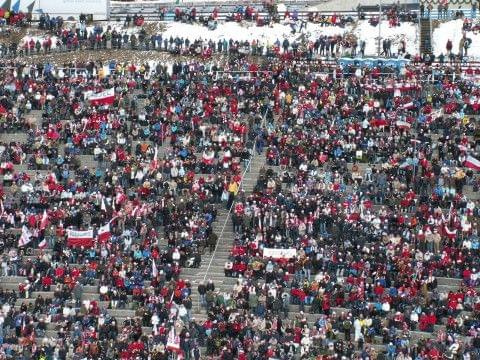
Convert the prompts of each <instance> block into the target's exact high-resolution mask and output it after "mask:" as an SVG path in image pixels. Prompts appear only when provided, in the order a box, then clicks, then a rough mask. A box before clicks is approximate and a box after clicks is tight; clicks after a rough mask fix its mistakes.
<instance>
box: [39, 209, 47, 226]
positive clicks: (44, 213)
mask: <svg viewBox="0 0 480 360" xmlns="http://www.w3.org/2000/svg"><path fill="white" fill-rule="evenodd" d="M47 225H48V215H47V210H43V215H42V218H41V219H40V230H45V229H46V228H47Z"/></svg>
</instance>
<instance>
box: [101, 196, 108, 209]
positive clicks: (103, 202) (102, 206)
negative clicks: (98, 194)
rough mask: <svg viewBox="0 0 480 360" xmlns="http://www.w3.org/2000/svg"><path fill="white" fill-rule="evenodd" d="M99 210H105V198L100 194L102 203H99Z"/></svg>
mask: <svg viewBox="0 0 480 360" xmlns="http://www.w3.org/2000/svg"><path fill="white" fill-rule="evenodd" d="M100 210H102V211H105V212H107V206H106V205H105V198H104V197H103V196H102V204H101V205H100Z"/></svg>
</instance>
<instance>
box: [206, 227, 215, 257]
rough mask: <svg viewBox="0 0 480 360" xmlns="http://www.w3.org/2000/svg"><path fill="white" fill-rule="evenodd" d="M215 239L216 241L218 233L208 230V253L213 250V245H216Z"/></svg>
mask: <svg viewBox="0 0 480 360" xmlns="http://www.w3.org/2000/svg"><path fill="white" fill-rule="evenodd" d="M217 241H218V235H217V234H215V232H213V230H212V231H211V232H210V235H208V238H207V245H208V248H209V249H210V254H211V253H212V252H213V251H214V250H215V246H217Z"/></svg>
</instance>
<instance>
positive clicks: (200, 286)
mask: <svg viewBox="0 0 480 360" xmlns="http://www.w3.org/2000/svg"><path fill="white" fill-rule="evenodd" d="M197 291H198V295H199V296H200V306H206V305H207V303H206V301H205V294H206V293H207V287H206V286H205V283H204V282H203V281H200V284H198V288H197Z"/></svg>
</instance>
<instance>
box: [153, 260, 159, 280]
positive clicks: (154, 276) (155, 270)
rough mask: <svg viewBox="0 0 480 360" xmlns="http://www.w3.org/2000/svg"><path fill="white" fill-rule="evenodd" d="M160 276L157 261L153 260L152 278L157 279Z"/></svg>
mask: <svg viewBox="0 0 480 360" xmlns="http://www.w3.org/2000/svg"><path fill="white" fill-rule="evenodd" d="M157 275H158V269H157V264H155V259H152V277H153V278H156V277H157Z"/></svg>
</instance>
